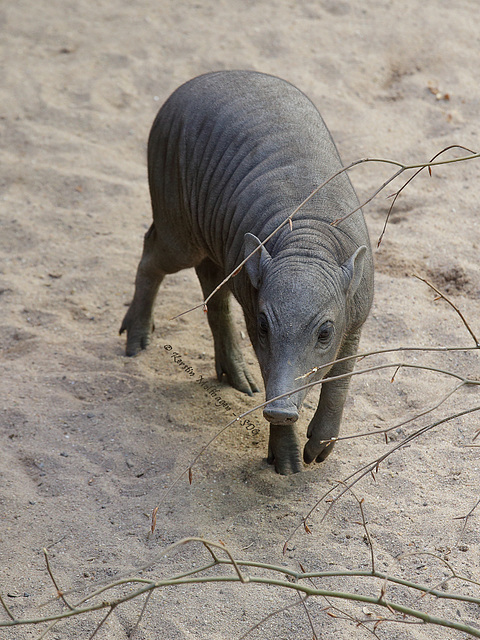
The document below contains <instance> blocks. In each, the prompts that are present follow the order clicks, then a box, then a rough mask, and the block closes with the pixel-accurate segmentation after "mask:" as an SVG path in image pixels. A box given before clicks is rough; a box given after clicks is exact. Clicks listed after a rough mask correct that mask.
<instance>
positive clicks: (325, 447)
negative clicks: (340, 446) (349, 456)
mask: <svg viewBox="0 0 480 640" xmlns="http://www.w3.org/2000/svg"><path fill="white" fill-rule="evenodd" d="M311 445H312V442H311V441H310V440H309V441H308V442H307V444H306V445H305V448H304V450H303V460H304V461H305V463H306V464H311V463H312V462H313V461H314V460H315V461H316V462H323V461H324V460H325V458H327V457H328V456H329V455H330V454H331V453H332V450H333V447H334V446H335V442H327V443H326V444H322V445H320V446H317V447H315V448H314V447H313V446H311Z"/></svg>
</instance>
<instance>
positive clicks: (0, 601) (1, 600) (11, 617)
mask: <svg viewBox="0 0 480 640" xmlns="http://www.w3.org/2000/svg"><path fill="white" fill-rule="evenodd" d="M0 604H1V605H2V607H3V608H4V609H5V613H6V614H7V616H8V617H9V618H10V620H15V616H14V615H13V613H12V612H11V611H10V609H9V607H8V605H7V603H6V602H5V600H4V599H3V597H2V595H1V594H0Z"/></svg>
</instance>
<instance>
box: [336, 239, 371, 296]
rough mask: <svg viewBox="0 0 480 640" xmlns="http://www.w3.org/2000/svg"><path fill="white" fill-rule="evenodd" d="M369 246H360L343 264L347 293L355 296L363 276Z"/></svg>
mask: <svg viewBox="0 0 480 640" xmlns="http://www.w3.org/2000/svg"><path fill="white" fill-rule="evenodd" d="M366 251H367V247H366V246H365V245H362V246H361V247H358V249H357V250H356V251H355V253H354V254H353V255H352V256H350V258H349V259H348V260H347V261H346V262H345V263H344V264H343V265H342V274H343V278H344V290H345V293H346V294H348V295H350V296H353V295H355V292H356V290H357V289H358V287H359V285H360V281H361V280H362V276H363V265H364V263H365V253H366Z"/></svg>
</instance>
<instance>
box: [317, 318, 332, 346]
mask: <svg viewBox="0 0 480 640" xmlns="http://www.w3.org/2000/svg"><path fill="white" fill-rule="evenodd" d="M332 336H333V322H331V321H330V320H327V322H324V323H323V324H322V326H321V327H320V330H319V332H318V342H320V343H321V344H327V343H328V342H330V340H331V339H332Z"/></svg>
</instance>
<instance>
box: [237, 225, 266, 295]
mask: <svg viewBox="0 0 480 640" xmlns="http://www.w3.org/2000/svg"><path fill="white" fill-rule="evenodd" d="M244 240H245V249H244V255H243V257H244V258H246V257H247V256H249V255H250V254H251V253H252V251H255V249H257V247H259V246H260V245H261V244H262V243H261V242H260V240H259V239H258V238H257V236H254V235H253V233H246V234H245V238H244ZM271 259H272V258H271V257H270V254H269V253H268V251H267V250H266V249H265V247H264V246H262V248H261V249H258V250H257V251H255V253H254V254H253V256H252V257H251V258H249V259H248V260H247V262H246V263H245V269H246V270H247V273H248V277H249V278H250V282H251V283H252V285H253V286H254V287H255V289H259V288H260V284H261V282H262V273H263V270H264V268H265V265H266V264H267V262H268V261H269V260H271Z"/></svg>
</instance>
